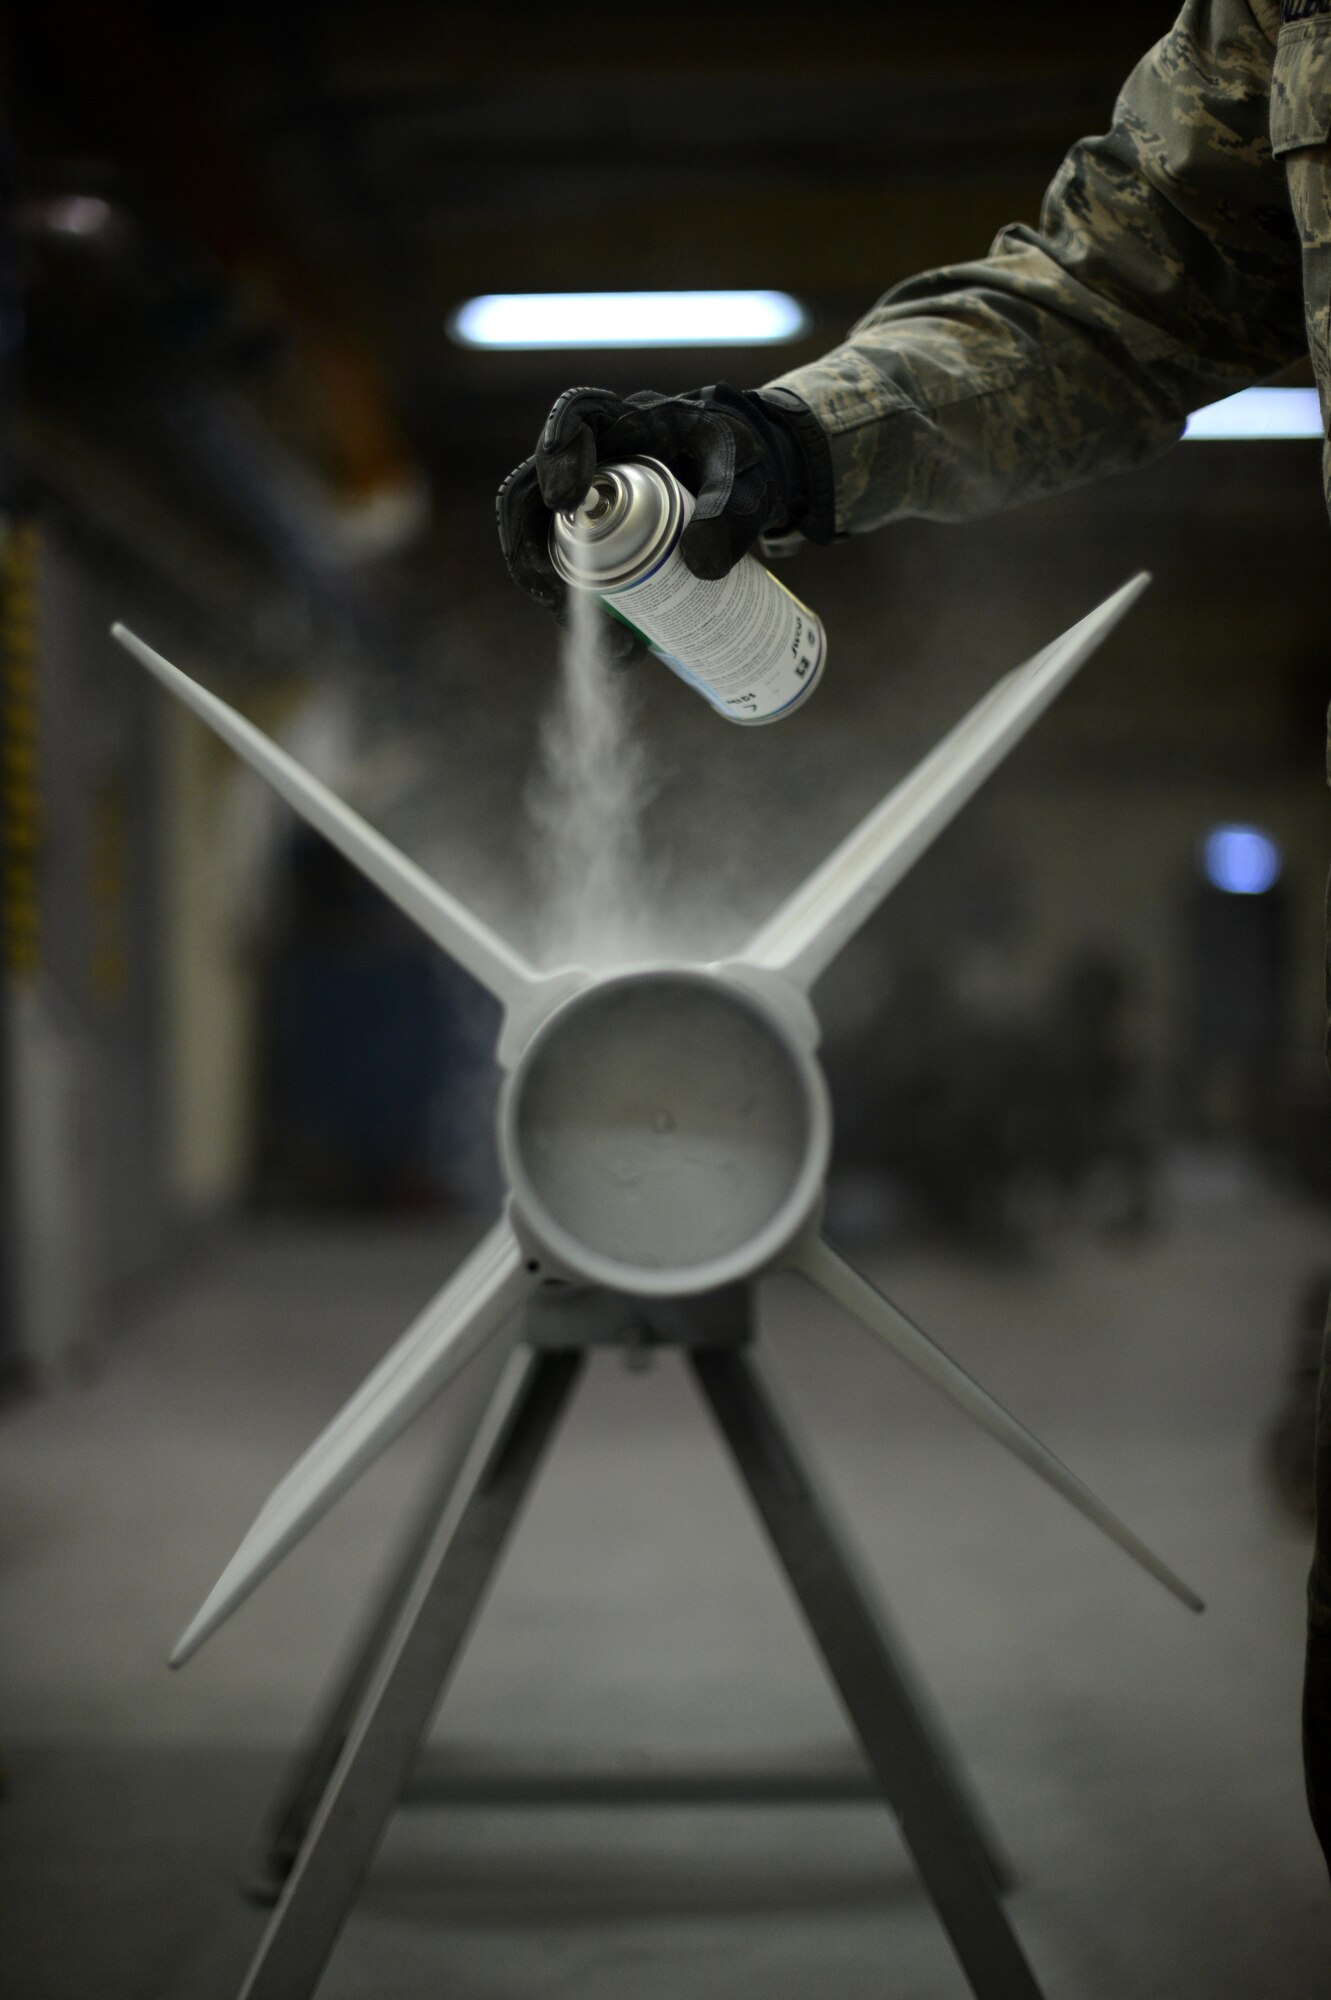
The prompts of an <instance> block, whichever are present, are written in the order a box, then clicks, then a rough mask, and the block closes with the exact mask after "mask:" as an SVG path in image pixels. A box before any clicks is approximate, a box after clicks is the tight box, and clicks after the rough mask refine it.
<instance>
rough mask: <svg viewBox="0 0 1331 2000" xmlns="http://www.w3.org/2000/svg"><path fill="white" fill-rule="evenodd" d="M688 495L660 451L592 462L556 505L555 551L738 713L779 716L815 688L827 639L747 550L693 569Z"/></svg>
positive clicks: (709, 696)
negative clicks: (682, 542)
mask: <svg viewBox="0 0 1331 2000" xmlns="http://www.w3.org/2000/svg"><path fill="white" fill-rule="evenodd" d="M693 505H694V502H693V495H692V494H691V493H690V492H688V491H687V489H686V488H685V487H683V486H681V485H680V483H679V481H678V480H677V479H676V478H675V476H674V474H673V473H672V472H670V471H669V470H668V469H667V468H666V467H665V466H664V465H662V464H660V463H659V461H658V460H656V459H654V458H628V459H625V460H623V462H622V463H620V464H616V465H599V466H598V467H597V468H596V472H595V475H594V477H593V479H592V483H591V486H590V488H589V489H588V492H587V496H586V498H585V499H584V500H583V502H582V504H581V505H580V506H578V507H573V508H570V509H569V510H568V511H567V512H566V513H562V514H556V516H555V518H554V521H553V523H552V525H551V528H550V558H551V561H552V562H553V563H554V566H555V568H556V569H557V570H558V571H559V573H560V575H561V576H562V577H563V578H564V579H565V581H566V582H567V583H570V584H571V585H572V586H573V588H574V589H575V590H590V591H594V592H595V594H596V595H597V596H598V597H599V598H600V600H601V602H602V604H603V605H604V606H605V608H606V610H607V611H609V612H611V613H613V615H614V616H615V617H616V618H620V619H622V620H623V622H624V623H625V624H626V625H628V626H631V627H632V629H633V630H634V631H635V632H637V633H638V635H639V637H641V638H643V639H645V640H646V641H647V643H648V645H649V646H650V647H651V648H652V650H653V651H654V652H655V653H656V654H657V655H658V656H659V658H661V659H662V660H664V661H665V663H666V665H667V666H668V667H673V669H674V671H675V672H676V673H677V674H678V675H679V676H680V678H681V680H684V681H687V682H688V684H689V686H690V687H693V688H696V689H697V690H698V693H699V694H701V695H703V696H704V697H705V699H706V700H708V701H709V702H710V703H711V704H712V707H713V708H715V709H717V710H718V711H719V712H720V713H721V714H722V715H724V716H726V717H727V718H728V720H729V721H731V722H746V723H757V722H775V721H776V719H777V717H778V716H781V715H789V714H790V713H791V712H792V710H793V709H795V708H797V707H798V706H799V704H800V703H801V702H802V701H805V700H807V699H808V697H809V695H810V694H811V693H812V692H813V690H814V688H815V686H816V685H817V682H818V677H819V675H820V674H821V673H822V670H823V661H824V659H825V658H826V655H827V641H826V639H825V638H824V636H823V628H822V625H821V624H820V623H819V621H818V619H817V618H815V617H814V615H813V613H812V612H811V611H810V610H809V609H808V607H807V606H806V605H803V604H801V603H800V601H799V599H798V598H797V597H793V596H792V595H791V593H790V592H789V591H788V590H787V589H786V587H785V585H784V584H781V583H778V582H777V580H776V578H775V577H774V576H773V575H772V574H771V572H770V571H769V570H766V569H764V568H763V566H762V564H761V563H760V562H758V561H757V560H756V558H755V557H753V556H751V555H745V556H741V558H740V560H739V561H738V562H737V563H736V564H735V567H734V568H733V569H732V570H731V571H729V573H728V574H727V575H725V576H723V577H719V578H717V579H716V580H715V581H709V580H707V579H705V578H703V577H697V576H695V575H694V574H693V572H692V570H691V569H689V568H688V566H687V564H686V563H685V561H684V559H683V557H682V556H681V555H680V553H679V538H680V536H681V534H682V533H683V532H684V529H685V527H686V525H687V523H688V520H689V517H690V515H691V514H692V512H693Z"/></svg>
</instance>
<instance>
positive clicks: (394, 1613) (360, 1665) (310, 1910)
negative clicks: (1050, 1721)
mask: <svg viewBox="0 0 1331 2000" xmlns="http://www.w3.org/2000/svg"><path fill="white" fill-rule="evenodd" d="M526 1334H527V1339H526V1343H525V1346H524V1347H523V1348H521V1349H519V1350H518V1351H515V1352H514V1353H513V1354H512V1355H511V1356H510V1359H509V1362H508V1365H507V1367H506V1369H505V1372H504V1374H503V1376H502V1377H501V1379H500V1382H499V1385H498V1387H497V1389H496V1390H495V1392H494V1394H493V1396H492V1398H491V1401H490V1403H489V1406H488V1408H487V1409H486V1411H485V1415H484V1417H483V1419H482V1421H481V1424H480V1427H479V1429H478V1431H477V1433H476V1436H475V1438H474V1440H473V1443H472V1447H471V1449H470V1451H469V1453H468V1455H467V1458H466V1460H465V1462H464V1464H463V1466H462V1469H461V1471H460V1473H459V1474H458V1475H457V1477H456V1479H455V1480H453V1481H451V1482H449V1485H450V1490H449V1491H447V1492H444V1491H442V1490H441V1491H440V1492H439V1493H437V1494H436V1495H435V1496H434V1497H433V1501H432V1505H431V1507H430V1509H429V1510H428V1512H427V1516H426V1517H425V1519H424V1520H423V1522H422V1530H421V1532H420V1533H418V1535H417V1536H416V1537H414V1538H413V1540H412V1543H411V1546H410V1547H409V1549H408V1550H407V1551H406V1552H405V1554H404V1559H403V1561H402V1564H401V1568H400V1571H399V1573H398V1575H397V1576H396V1577H395V1578H394V1579H393V1581H392V1584H391V1587H390V1588H389V1589H388V1590H387V1592H386V1594H385V1597H384V1600H383V1603H382V1605H381V1607H380V1610H379V1613H378V1615H377V1616H376V1617H375V1619H374V1620H373V1621H372V1623H371V1627H370V1629H369V1630H368V1631H367V1633H366V1636H365V1639H364V1641H363V1643H362V1647H361V1650H360V1654H359V1656H358V1658H357V1660H356V1661H355V1663H354V1665H353V1668H352V1671H351V1673H350V1674H349V1675H348V1676H347V1678H346V1680H345V1681H344V1683H343V1685H342V1687H341V1688H340V1689H339V1691H338V1693H337V1696H336V1698H335V1700H334V1701H333V1703H332V1705H331V1707H330V1709H329V1710H328V1712H327V1714H326V1715H325V1716H324V1717H323V1719H322V1722H321V1724H320V1726H319V1727H318V1729H317V1730H316V1731H315V1733H314V1736H313V1738H312V1740H311V1742H310V1744H309V1745H308V1746H307V1748H306V1750H305V1752H304V1753H303V1754H302V1756H301V1758H300V1759H299V1761H298V1764H297V1767H296V1769H295V1772H294V1773H293V1777H292V1780H291V1782H290V1784H289V1785H288V1788H287V1790H286V1792H285V1794H284V1796H283V1797H282V1799H281V1801H280V1803H279V1806H278V1809H277V1811H276V1813H275V1815H274V1821H273V1826H272V1831H271V1834H270V1838H269V1844H268V1848H267V1854H266V1870H265V1872H266V1875H267V1878H268V1879H269V1881H270V1882H271V1883H272V1884H273V1885H274V1887H275V1886H276V1883H277V1882H279V1881H283V1878H285V1879H284V1882H283V1886H282V1888H281V1891H280V1894H279V1895H278V1899H277V1904H276V1908H275V1909H274V1911H273V1915H272V1918H271V1919H270V1922H269V1924H268V1928H267V1930H266V1932H265V1935H264V1937H263V1939H262V1942H261V1944H260V1946H259V1950H258V1953H257V1955H256V1957H255V1959H254V1962H253V1964H252V1965H251V1967H250V1971H249V1974H248V1976H247V1978H246V1980H245V1983H244V1985H243V1987H242V1989H241V1995H240V2000H305V1996H307V1995H310V1994H312V1993H313V1992H314V1991H315V1988H316V1986H317V1984H318V1982H319V1979H320V1976H321V1974H322V1971H323V1968H324V1966H325V1964H326V1962H327V1959H328V1957H329V1954H330V1953H331V1952H332V1950H333V1947H334V1945H335V1943H336V1941H337V1937H338V1934H339V1932H340V1930H341V1928H342V1925H343V1923H344V1922H345V1920H346V1918H347V1916H348V1915H349V1913H350V1910H351V1906H352V1903H353V1902H354V1899H355V1897H356V1895H357V1893H358V1891H359V1889H360V1886H361V1884H362V1882H363V1880H364V1878H365V1875H366V1873H367V1871H368V1869H369V1867H370V1864H371V1861H372V1859H373V1856H374V1853H375V1850H376V1848H377V1846H378V1843H379V1841H380V1839H381V1837H382V1835H383V1833H384V1830H385V1828H386V1826H387V1823H388V1820H389V1817H390V1815H391V1814H392V1812H393V1811H394V1809H395V1807H396V1806H397V1805H398V1804H399V1803H400V1802H401V1800H402V1796H403V1793H404V1790H405V1788H406V1785H407V1782H408V1779H409V1776H410V1773H411V1770H412V1767H413V1764H414V1762H415V1759H416V1756H417V1753H418V1751H419V1749H420V1745H421V1743H422V1741H423V1739H424V1737H425V1734H426V1732H427V1730H428V1728H429V1725H430V1721H431V1717H432V1715H433V1713H434V1710H435V1708H436V1706H437V1704H438V1702H439V1699H440V1697H441V1695H442V1692H443V1690H444V1687H445V1685H446V1683H447V1681H448V1678H449V1676H450V1674H451V1672H452V1670H453V1668H454V1666H455V1665H456V1663H457V1661H458V1659H459V1658H460V1656H461V1653H462V1650H463V1647H464V1645H465V1644H466V1641H467V1637H468V1634H469V1631H470V1629H471V1626H472V1623H473V1621H474V1619H475V1616H476V1614H477V1612H478V1610H479V1607H480V1604H481V1601H482V1599H483V1597H484V1595H485V1591H486V1588H487V1586H488V1584H489V1583H490V1580H491V1578H492V1576H493V1574H494V1572H495V1570H496V1569H497V1567H498V1564H499V1562H500V1559H501V1557H502V1554H503V1551H504V1547H505V1544H506V1542H507V1539H508V1536H509V1534H510V1532H511V1530H512V1528H513V1526H514V1524H515V1522H516V1520H517V1517H518V1514H519V1513H520V1511H521V1508H522V1505H523V1503H524V1501H525V1499H526V1497H527V1494H528V1492H529V1491H530V1489H531V1487H532V1485H533V1483H534V1481H535V1479H536V1477H537V1475H538V1473H539V1470H540V1466H541V1462H542V1459H543V1457H544V1454H545V1450H546V1448H547V1446H548V1444H549V1442H550V1440H551V1438H552V1437H553V1434H554V1432H555V1430H556V1428H557V1426H558V1424H559V1422H560V1419H561V1417H562V1416H563V1414H564V1411H565V1410H566V1408H567V1406H568V1404H569V1401H570V1398H571V1396H572V1393H573V1391H574V1389H575V1387H576V1385H577V1382H578V1380H579V1377H580V1376H581V1373H582V1370H583V1368H584V1366H585V1364H586V1360H587V1356H588V1352H589V1351H590V1350H591V1349H593V1348H596V1347H600V1346H625V1347H627V1346H642V1345H647V1344H650V1345H654V1346H672V1347H678V1348H680V1349H681V1350H683V1352H684V1353H685V1355H686V1357H687V1360H688V1363H689V1366H690V1369H691V1372H692V1374H693V1377H694V1379H695V1380H696V1382H697V1384H698V1386H699V1389H700V1390H701V1393H702V1396H703V1400H704V1401H705V1403H706V1404H707V1406H708V1407H709V1409H710V1410H711V1413H712V1415H713V1417H714V1418H715V1421H716V1423H717V1426H718V1428H719V1430H720V1433H721V1436H722V1438H723V1440H724V1442H725V1445H726V1447H727V1449H728V1451H729V1454H730V1457H731V1459H732V1461H733V1463H734V1465H735V1468H736V1470H737V1472H738V1474H739V1477H740V1479H741V1482H742V1483H743V1485H744V1486H745V1487H746V1489H747V1491H748V1493H749V1495H750V1498H751V1499H752V1501H753V1503H754V1506H755V1508H756V1510H757V1512H758V1515H759V1517H760V1518H761V1520H762V1523H763V1526H764V1528H765V1529H766V1532H767V1535H768V1537H769V1539H770V1541H771V1544H772V1547H773V1550H774V1553H775V1556H776V1559H777V1562H778V1564H779V1565H780V1567H781V1569H782V1570H783V1572H784V1574H785V1576H786V1578H787V1580H788V1582H789V1584H790V1586H791V1589H792V1590H793V1592H794V1594H795V1597H796V1599H797V1601H798V1602H799V1604H800V1607H801V1609H802V1611H803V1613H804V1616H805V1619H806V1621H807V1623H808V1625H809V1628H810V1631H811V1633H812V1636H813V1639H814V1641H815V1643H816V1645H817V1647H818V1649H819V1651H820V1652H821V1654H822V1657H823V1660H824V1662H825V1664H826V1666H827V1669H828V1672H829V1674H830V1675H831V1678H832V1680H833V1682H834V1683H835V1685H836V1687H837V1689H838V1692H839V1694H840V1696H841V1700H842V1703H843V1705H844V1707H845V1710H846V1713H847V1715H848V1717H849V1719H850V1721H851V1723H852V1725H853V1727H854V1729H855V1731H856V1733H857V1735H858V1736H859V1738H860V1741H861V1744H862V1745H863V1748H864V1752H865V1756H866V1759H867V1762H868V1765H869V1768H870V1771H871V1773H872V1777H873V1780H874V1783H875V1788H876V1790H877V1791H878V1792H880V1793H881V1796H882V1797H883V1799H884V1801H885V1802H886V1803H887V1805H888V1806H889V1807H890V1809H891V1810H892V1811H893V1812H894V1814H895V1815H896V1817H897V1819H898V1821H899V1823H900V1828H901V1833H902V1837H903V1839H904V1841H905V1843H906V1846H907V1848H908V1849H909V1851H910V1853H911V1855H912V1858H913V1859H914V1862H915V1865H916V1868H917V1869H918V1871H919V1874H920V1877H921V1880H922V1882H923V1885H924V1888H925V1890H926V1892H927V1894H928V1895H929V1897H930V1899H931V1901H932V1902H933V1904H934V1907H935V1909H936V1911H937V1913H938V1916H939V1919H940V1921H941V1922H942V1924H943V1926H944V1928H945V1929H946V1931H947V1933H948V1936H949V1939H950V1940H951V1943H952V1946H953V1949H954V1951H955V1952H956V1955H957V1958H958V1959H959V1961H960V1963H961V1965H962V1968H963V1969H964V1971H965V1974H966V1977H967V1979H968V1981H969V1983H970V1986H971V1989H972V1991H973V1993H974V1994H975V1995H976V1996H977V2000H1040V1990H1039V1988H1038V1986H1037V1985H1036V1982H1035V1979H1034V1976H1033V1974H1032V1973H1031V1970H1030V1968H1029V1966H1028V1965H1027V1963H1026V1959H1025V1957H1024V1955H1023V1953H1022V1950H1021V1947H1020V1945H1019V1944H1018V1942H1017V1940H1016V1937H1015V1935H1014V1933H1013V1931H1012V1929H1011V1927H1010V1925H1009V1923H1008V1921H1007V1917H1006V1915H1005V1914H1004V1911H1003V1908H1002V1905H1001V1902H1000V1900H999V1897H1000V1892H1001V1889H1002V1886H1003V1871H1002V1869H1001V1867H1000V1865H999V1863H998V1862H997V1860H996V1858H995V1855H994V1851H993V1848H992V1845H991V1843H990V1842H989V1841H988V1840H987V1839H986V1837H985V1836H984V1835H983V1834H982V1832H981V1830H980V1826H979V1823H978V1820H977V1815H976V1812H975V1808H974V1807H973V1805H972V1804H971V1802H970V1801H969V1800H968V1798H967V1796H966V1793H965V1790H964V1788H963V1785H962V1783H961V1781H960V1779H959V1777H958V1774H957V1772H956V1770H955V1768H954V1765H953V1762H952V1759H951V1756H950V1754H949V1752H948V1750H947V1749H946V1748H945V1746H944V1744H943V1742H942V1740H941V1738H940V1735H939V1732H938V1728H937V1725H936V1724H935V1723H934V1722H933V1720H932V1719H931V1717H930V1715H929V1713H928V1705H927V1702H926V1700H925V1698H924V1697H923V1695H922V1692H921V1691H920V1689H919V1688H918V1687H917V1686H916V1685H915V1684H914V1681H913V1677H912V1675H911V1673H910V1671H909V1669H908V1668H907V1667H906V1665H905V1663H904V1662H903V1660H902V1659H901V1657H900V1656H899V1653H898V1649H897V1647H896V1645H895V1642H894V1641H893V1639H892V1638H891V1637H890V1636H889V1634H888V1632H887V1630H886V1628H885V1626H884V1624H883V1622H882V1620H881V1618H880V1617H878V1616H877V1615H875V1612H874V1611H873V1609H872V1608H871V1606H870V1603H869V1601H868V1598H867V1596H866V1593H865V1590H864V1588H863V1586H862V1585H861V1583H860V1581H859V1580H858V1578H857V1576H856V1574H855V1570H854V1567H853V1564H852V1562H851V1560H850V1559H849V1557H848V1555H847V1553H846V1551H845V1550H844V1549H843V1548H842V1547H841V1545H840V1543H839V1540H838V1537H837V1535H836V1532H835V1529H834V1527H833V1525H832V1523H831V1521H830V1520H829V1518H828V1515H827V1512H826V1509H825V1507H824V1504H823V1502H822V1500H821V1499H820V1497H819V1495H818V1493H817V1491H816V1488H815V1487H814V1485H813V1484H812V1482H811V1480H810V1476H809V1474H808V1472H807V1470H806V1468H805V1467H804V1465H803V1464H802V1462H801V1460H800V1457H799V1454H798V1452H797V1450H796V1448H795V1446H794V1445H793V1443H792V1441H791V1438H790V1436H789V1434H788V1432H787V1430H786V1427H785V1425H784V1423H783V1421H782V1419H781V1417H780V1415H779V1413H778V1411H777V1409H776V1408H775V1406H774V1404H773V1401H772V1398H771V1393H770V1391H769V1390H768V1388H767V1387H766V1385H765V1384H764V1382H763V1380H762V1376H761V1374H760V1372H759V1370H758V1368H757V1367H756V1366H755V1364H754V1362H753V1360H752V1359H751V1358H750V1355H749V1353H748V1349H749V1346H750V1343H751V1302H750V1298H749V1293H748V1289H747V1287H745V1286H739V1285H737V1286H731V1287H728V1288H726V1289H725V1290H723V1291H720V1292H715V1293H711V1294H709V1295H706V1296H703V1297H699V1298H691V1299H687V1300H683V1301H678V1302H674V1301H651V1302H644V1301H641V1300H633V1299H626V1298H620V1297H617V1296H615V1295H613V1294H609V1293H605V1292H596V1291H584V1290H579V1289H571V1288H568V1289H565V1290H563V1291H559V1292H554V1293H551V1294H546V1293H540V1294H537V1295H536V1296H535V1297H534V1298H533V1299H532V1301H531V1302H530V1305H529V1308H528V1320H527V1327H526Z"/></svg>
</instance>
